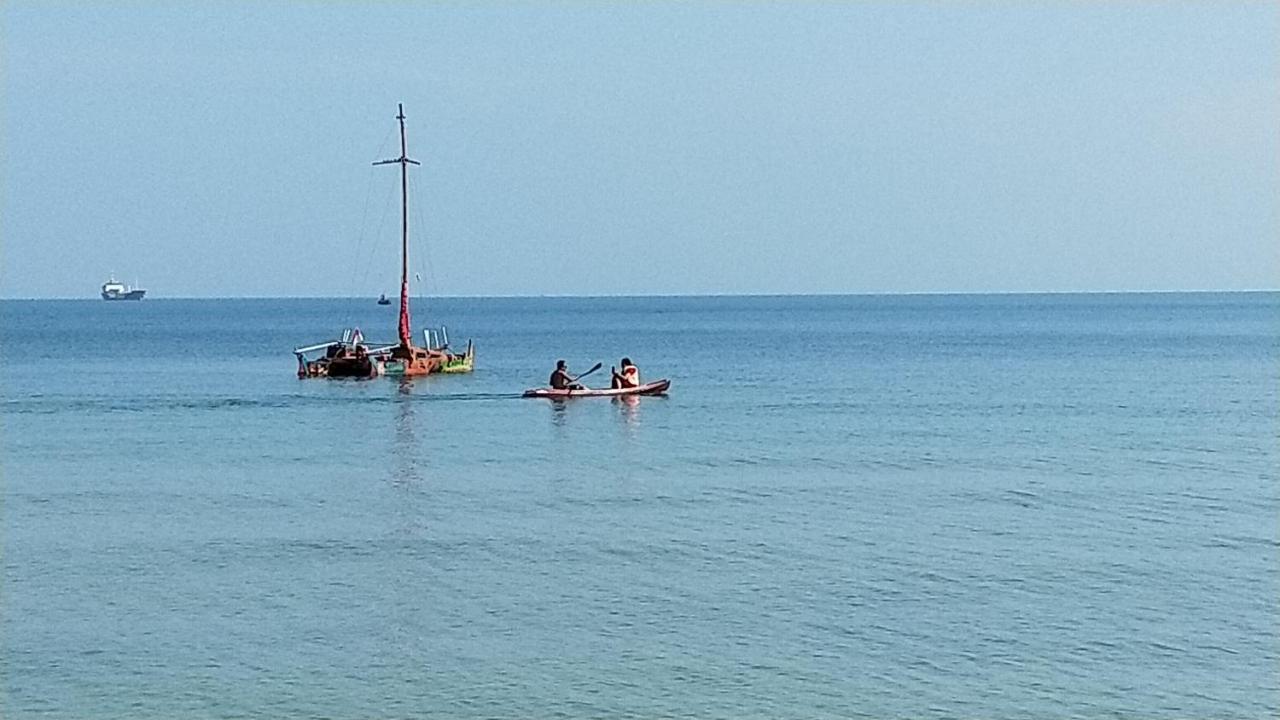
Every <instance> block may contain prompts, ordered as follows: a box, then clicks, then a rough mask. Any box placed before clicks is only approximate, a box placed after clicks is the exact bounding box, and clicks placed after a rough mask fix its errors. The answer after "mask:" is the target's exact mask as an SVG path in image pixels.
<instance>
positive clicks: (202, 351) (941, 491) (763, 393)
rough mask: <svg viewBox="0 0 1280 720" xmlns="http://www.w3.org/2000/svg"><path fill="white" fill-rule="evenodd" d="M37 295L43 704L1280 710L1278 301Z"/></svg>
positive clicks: (16, 552) (361, 709) (25, 591)
mask: <svg viewBox="0 0 1280 720" xmlns="http://www.w3.org/2000/svg"><path fill="white" fill-rule="evenodd" d="M0 312H2V313H3V315H2V317H0V326H2V331H3V333H2V336H0V340H2V348H3V383H4V385H3V386H4V413H3V417H2V421H3V436H2V437H3V480H2V486H0V487H2V492H3V495H2V497H3V524H4V535H3V543H4V544H3V564H4V575H3V588H2V590H0V592H2V593H3V595H2V605H0V608H2V609H3V626H2V630H3V632H2V634H0V642H2V646H0V647H3V655H2V660H3V668H2V670H3V678H4V680H3V682H4V685H3V693H2V694H0V716H3V717H4V718H7V719H8V720H18V719H21V718H45V717H49V718H89V719H97V718H170V717H177V718H244V717H270V718H339V719H344V720H345V719H348V718H350V719H353V720H354V719H365V718H426V717H431V718H435V717H439V718H469V717H476V718H479V717H484V718H549V717H558V718H599V717H637V718H649V717H698V718H824V717H859V716H865V717H904V718H905V717H961V718H977V717H999V718H1013V717H1052V718H1063V717H1085V718H1093V717H1133V718H1193V717H1206V718H1207V717H1212V718H1273V717H1276V716H1278V715H1280V614H1278V613H1277V607H1278V603H1277V599H1278V598H1280V482H1278V480H1280V422H1278V415H1280V397H1278V391H1280V294H1276V293H1251V294H1171V295H1030V296H1028V295H1010V296H899V297H891V296H886V297H785V298H779V297H752V298H611V299H568V298H563V299H561V298H540V299H449V300H435V301H428V302H419V303H418V304H417V306H416V313H415V325H416V326H418V327H421V326H424V325H425V324H426V323H427V321H433V322H434V323H436V324H438V323H439V322H445V323H447V324H448V325H449V326H450V331H451V335H452V336H453V340H454V344H455V345H459V344H460V343H459V340H461V339H465V338H466V337H468V336H471V337H474V338H475V339H476V342H477V345H478V361H477V370H476V372H475V374H474V375H471V376H450V377H432V378H428V379H424V380H420V381H416V382H412V383H410V384H406V385H401V384H399V383H397V382H396V381H394V380H389V379H380V380H374V381H364V382H356V381H328V380H307V381H299V380H298V379H296V378H295V377H294V374H293V373H294V361H293V357H292V356H291V354H290V352H289V350H290V348H291V347H293V346H294V345H297V344H303V343H306V342H309V341H319V340H324V339H327V338H329V337H331V336H333V335H334V334H335V331H336V330H338V329H340V328H341V327H343V325H344V324H354V325H359V326H360V327H361V328H362V329H363V330H364V331H365V334H366V335H367V336H369V337H371V338H377V337H379V336H382V337H390V336H392V335H393V333H394V324H395V309H394V306H393V307H391V308H380V307H377V306H375V305H374V304H373V301H372V299H368V300H163V299H148V300H145V301H143V302H141V303H106V302H102V301H65V302H64V301H33V302H19V301H8V302H3V303H0ZM623 355H629V356H631V357H632V358H633V359H635V360H636V362H637V364H638V365H639V366H640V368H641V371H642V372H643V374H644V376H645V377H646V378H657V377H663V376H665V377H669V378H671V379H672V381H673V387H672V394H671V396H670V397H667V398H645V399H643V400H641V401H640V402H638V403H636V404H624V403H619V402H613V401H610V400H603V399H596V400H579V401H575V402H572V403H568V404H560V405H557V404H553V403H550V402H548V401H545V400H523V399H519V398H518V397H516V395H518V393H519V392H520V391H521V390H522V389H524V388H526V387H531V386H536V385H539V384H541V383H542V382H544V381H545V379H546V376H547V375H548V374H549V373H550V371H551V368H552V365H553V362H554V360H555V359H556V358H565V359H566V360H568V361H569V364H570V367H571V368H574V369H577V370H582V369H585V368H587V367H589V366H590V365H591V364H592V363H594V362H597V361H603V362H604V364H605V368H606V370H605V371H603V372H601V373H598V374H596V375H594V376H592V377H591V378H590V379H592V380H595V381H596V382H597V383H600V382H604V383H606V384H607V368H608V366H609V365H610V364H614V363H616V362H617V360H618V359H619V358H620V357H621V356H623Z"/></svg>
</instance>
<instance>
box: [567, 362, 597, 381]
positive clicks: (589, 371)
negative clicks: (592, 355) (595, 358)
mask: <svg viewBox="0 0 1280 720" xmlns="http://www.w3.org/2000/svg"><path fill="white" fill-rule="evenodd" d="M602 367H604V363H596V364H595V365H592V366H591V369H590V370H588V371H586V372H584V373H579V374H577V375H574V376H573V379H572V380H570V381H569V382H578V380H579V379H580V378H584V377H586V376H588V375H590V374H591V373H593V372H595V371H597V370H599V369H600V368H602Z"/></svg>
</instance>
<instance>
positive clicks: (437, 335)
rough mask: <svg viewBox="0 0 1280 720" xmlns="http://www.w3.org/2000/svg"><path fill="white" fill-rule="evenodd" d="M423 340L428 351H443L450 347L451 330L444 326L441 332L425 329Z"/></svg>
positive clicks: (441, 327)
mask: <svg viewBox="0 0 1280 720" xmlns="http://www.w3.org/2000/svg"><path fill="white" fill-rule="evenodd" d="M422 340H423V342H424V343H425V344H426V346H427V349H428V350H443V349H445V348H447V347H449V328H447V327H445V326H444V325H441V326H440V329H439V330H432V329H431V328H423V330H422Z"/></svg>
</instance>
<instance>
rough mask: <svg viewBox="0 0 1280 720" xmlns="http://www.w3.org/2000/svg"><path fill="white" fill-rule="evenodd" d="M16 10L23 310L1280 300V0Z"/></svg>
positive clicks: (10, 19) (18, 271) (4, 226)
mask: <svg viewBox="0 0 1280 720" xmlns="http://www.w3.org/2000/svg"><path fill="white" fill-rule="evenodd" d="M0 22H2V31H0V32H2V33H3V34H2V36H0V40H2V44H3V48H2V53H3V54H2V56H0V57H2V59H3V65H2V66H0V74H2V76H3V78H2V81H3V93H4V95H3V98H4V102H3V107H2V114H0V138H2V144H0V150H2V151H3V164H2V174H0V193H2V203H3V204H2V205H0V208H2V212H0V296H2V297H7V298H45V297H95V296H96V294H97V292H98V288H99V286H100V285H101V284H102V283H103V282H104V281H105V280H106V279H107V276H108V274H109V273H115V275H116V277H117V279H120V280H124V281H127V282H133V281H134V280H135V279H136V280H138V281H139V282H141V284H142V285H143V286H145V287H146V288H147V289H148V291H149V297H159V298H163V297H238V296H266V297H278V296H353V295H376V294H378V293H380V292H385V293H387V294H388V295H391V294H394V293H395V292H396V291H397V289H398V288H397V280H398V273H399V266H398V263H399V257H398V243H399V227H398V225H399V217H398V210H399V208H398V205H397V203H398V199H399V198H398V193H399V178H398V177H397V175H398V168H397V167H396V166H394V165H393V166H383V167H374V166H373V165H372V163H373V162H374V161H376V160H380V159H383V158H390V157H395V156H396V155H398V147H395V143H396V137H395V132H396V120H395V115H396V106H397V103H404V107H405V113H406V115H407V118H408V119H407V130H408V139H409V154H410V156H411V157H414V158H416V159H418V160H419V161H421V163H422V165H421V166H419V167H415V168H412V169H411V171H410V174H411V188H410V189H411V197H410V206H411V209H410V234H411V249H410V253H411V255H412V272H413V273H414V279H413V282H414V287H415V291H417V292H422V293H429V294H439V295H615V294H622V295H645V294H738V293H747V294H772V293H780V294H781V293H921V292H939V293H943V292H1041V291H1044V292H1076V291H1089V292H1093V291H1180V290H1244V289H1276V288H1280V41H1278V40H1277V38H1280V3H1275V2H1253V3H1223V2H1211V3H1146V2H1142V3H1138V2H1134V3H1063V4H1058V3H1036V2H1031V3H999V2H995V3H965V2H959V3H933V2H922V3H899V2H884V3H876V2H859V3H830V2H822V3H802V2H785V3H784V2H778V3H768V2H749V3H734V2H689V3H609V2H603V3H596V2H563V3H544V2H520V3H483V2H482V3H458V2H440V3H387V2H351V3H317V2H305V3H282V2H246V3H204V2H202V3H190V4H187V3H181V2H173V3H169V2H165V3H161V2H120V3H81V2H74V3H57V2H14V1H12V0H10V1H9V2H6V3H4V4H3V5H0Z"/></svg>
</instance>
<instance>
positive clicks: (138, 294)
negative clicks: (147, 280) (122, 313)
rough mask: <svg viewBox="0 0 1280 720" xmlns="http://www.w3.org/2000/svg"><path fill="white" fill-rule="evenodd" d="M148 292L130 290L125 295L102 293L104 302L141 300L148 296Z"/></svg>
mask: <svg viewBox="0 0 1280 720" xmlns="http://www.w3.org/2000/svg"><path fill="white" fill-rule="evenodd" d="M146 294H147V291H146V290H130V291H129V292H123V293H105V292H104V293H102V299H103V300H141V299H142V296H143V295H146Z"/></svg>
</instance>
